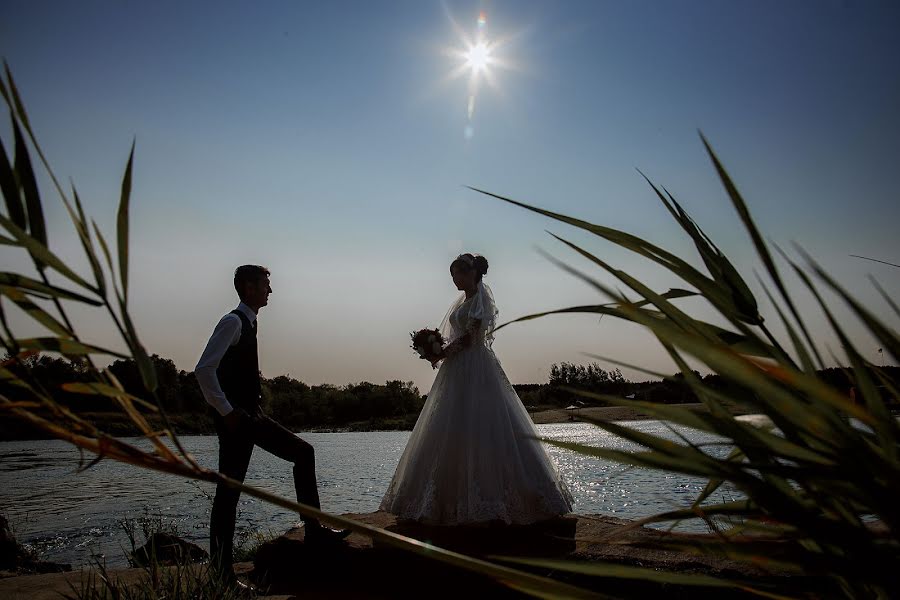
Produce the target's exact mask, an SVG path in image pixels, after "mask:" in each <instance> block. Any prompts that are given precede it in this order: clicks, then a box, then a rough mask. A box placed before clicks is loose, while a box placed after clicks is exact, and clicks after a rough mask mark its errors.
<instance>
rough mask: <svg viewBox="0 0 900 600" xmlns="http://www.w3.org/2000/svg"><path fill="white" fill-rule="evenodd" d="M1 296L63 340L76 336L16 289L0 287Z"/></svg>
mask: <svg viewBox="0 0 900 600" xmlns="http://www.w3.org/2000/svg"><path fill="white" fill-rule="evenodd" d="M0 294H2V295H4V296H6V297H7V298H9V299H10V300H12V301H13V302H14V303H15V304H16V306H18V307H19V308H21V309H22V310H23V311H25V313H26V314H27V315H28V316H30V317H31V318H32V319H34V320H35V321H37V322H38V323H40V324H41V325H43V326H44V327H46V328H47V329H49V330H50V331H51V332H53V333H55V334H56V335H58V336H60V337H62V338H72V337H74V334H73V333H72V332H71V331H70V330H69V328H68V327H66V326H65V325H64V324H62V323H60V322H59V321H58V320H57V319H56V318H55V317H54V316H53V315H51V314H50V313H48V312H47V311H45V310H44V309H42V308H41V307H40V306H38V305H37V304H35V303H34V302H32V301H31V300H30V299H29V298H28V297H27V296H26V295H25V294H24V293H22V292H21V291H20V290H19V289H17V288H14V287H9V286H5V285H0Z"/></svg>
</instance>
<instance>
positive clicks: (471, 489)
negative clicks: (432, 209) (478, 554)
mask: <svg viewBox="0 0 900 600" xmlns="http://www.w3.org/2000/svg"><path fill="white" fill-rule="evenodd" d="M487 270H488V263H487V260H486V259H485V258H484V257H483V256H476V255H472V254H461V255H460V256H458V257H457V258H456V260H454V261H453V263H452V264H451V265H450V275H451V276H452V277H453V283H454V284H456V287H457V289H459V290H461V291H463V292H465V293H464V294H463V295H461V296H460V297H459V299H457V301H456V302H455V303H454V304H453V305H452V306H451V307H450V310H449V311H448V312H447V316H446V317H444V322H443V323H442V324H441V335H442V336H443V337H444V340H446V341H449V342H450V343H449V344H447V345H446V346H445V347H444V348H443V350H442V352H441V354H440V356H439V357H438V358H437V359H436V360H435V363H437V361H439V360H442V361H443V363H442V364H441V368H440V370H439V371H438V373H437V377H435V380H434V384H433V385H432V387H431V392H430V393H429V394H428V399H427V400H426V401H425V405H424V406H423V408H422V412H421V413H420V414H419V419H418V420H417V421H416V426H415V428H414V429H413V432H412V434H411V435H410V438H409V442H408V443H407V445H406V449H405V450H404V451H403V456H402V457H401V458H400V463H399V464H398V465H397V471H396V472H395V473H394V478H393V479H392V480H391V484H390V486H389V487H388V490H387V493H386V494H385V496H384V499H383V500H382V501H381V507H380V509H381V510H384V511H387V512H390V513H393V514H395V515H397V516H398V517H399V518H401V519H412V520H415V521H420V522H422V523H427V524H437V525H456V524H471V523H487V522H490V521H494V522H496V521H502V522H504V523H514V524H526V523H533V522H536V521H540V520H544V519H549V518H552V517H555V516H557V515H562V514H565V513H568V512H570V511H571V509H572V496H571V495H570V494H569V491H568V489H567V488H566V486H565V484H564V483H563V482H562V480H561V479H560V477H559V474H558V472H557V471H556V468H555V467H554V465H553V463H552V462H551V461H550V457H549V456H547V453H546V452H545V451H544V449H543V447H542V446H541V443H540V442H539V441H538V440H537V439H535V438H537V435H538V434H537V431H536V430H535V428H534V424H533V423H532V421H531V417H530V416H529V415H528V412H527V411H526V410H525V407H524V406H522V402H521V400H519V397H518V396H517V395H516V392H515V390H513V387H512V385H510V383H509V380H508V379H507V378H506V374H505V373H504V372H503V369H502V368H501V366H500V362H499V361H498V360H497V357H496V356H495V355H494V352H493V350H491V342H492V340H493V336H492V335H491V331H492V330H493V328H494V327H495V326H496V319H497V314H498V313H497V307H496V305H495V304H494V298H493V295H492V294H491V290H490V288H489V287H488V286H486V285H485V284H484V283H483V282H482V281H481V278H482V276H483V275H484V274H485V273H487Z"/></svg>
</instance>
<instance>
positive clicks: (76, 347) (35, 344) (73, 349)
mask: <svg viewBox="0 0 900 600" xmlns="http://www.w3.org/2000/svg"><path fill="white" fill-rule="evenodd" d="M16 341H17V342H18V343H19V345H20V346H21V347H22V348H25V349H27V350H40V351H43V352H59V353H60V354H62V355H64V356H85V355H88V354H108V355H109V356H115V357H116V358H131V357H130V356H128V355H127V354H122V353H121V352H116V351H114V350H108V349H106V348H101V347H99V346H92V345H90V344H83V343H81V342H79V341H76V340H68V339H60V338H51V337H38V338H27V339H19V340H16Z"/></svg>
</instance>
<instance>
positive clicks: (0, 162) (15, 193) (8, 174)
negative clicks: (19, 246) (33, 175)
mask: <svg viewBox="0 0 900 600" xmlns="http://www.w3.org/2000/svg"><path fill="white" fill-rule="evenodd" d="M0 190H2V192H3V200H4V203H5V204H6V213H7V214H8V215H9V218H10V220H11V221H12V222H13V223H15V224H16V225H18V226H19V227H20V228H22V229H24V228H25V227H26V226H27V225H26V222H25V206H24V205H23V204H22V197H21V195H20V194H19V184H18V182H17V181H16V176H15V174H14V173H13V167H12V166H11V165H10V162H9V158H8V157H7V155H6V148H5V147H4V146H3V141H2V140H0Z"/></svg>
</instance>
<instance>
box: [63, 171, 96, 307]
mask: <svg viewBox="0 0 900 600" xmlns="http://www.w3.org/2000/svg"><path fill="white" fill-rule="evenodd" d="M72 197H73V198H74V199H75V207H76V209H77V210H78V212H77V213H75V212H73V210H72V207H71V206H70V205H69V202H68V200H66V199H65V198H63V202H64V203H65V205H66V208H67V209H68V211H69V216H70V217H71V219H72V223H73V224H74V225H75V229H76V230H77V231H78V237H79V239H80V240H81V247H82V248H83V249H84V253H85V254H86V255H87V257H88V262H89V263H90V265H91V271H93V273H94V281H95V282H96V283H97V290H98V293H99V294H100V296H106V277H104V276H103V269H102V268H101V267H100V261H99V260H98V258H97V253H96V251H95V250H94V244H93V241H92V240H91V232H90V229H89V228H88V223H87V219H86V218H85V216H84V209H83V208H82V206H81V199H80V198H79V197H78V191H77V190H76V189H75V186H74V185H73V186H72Z"/></svg>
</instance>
